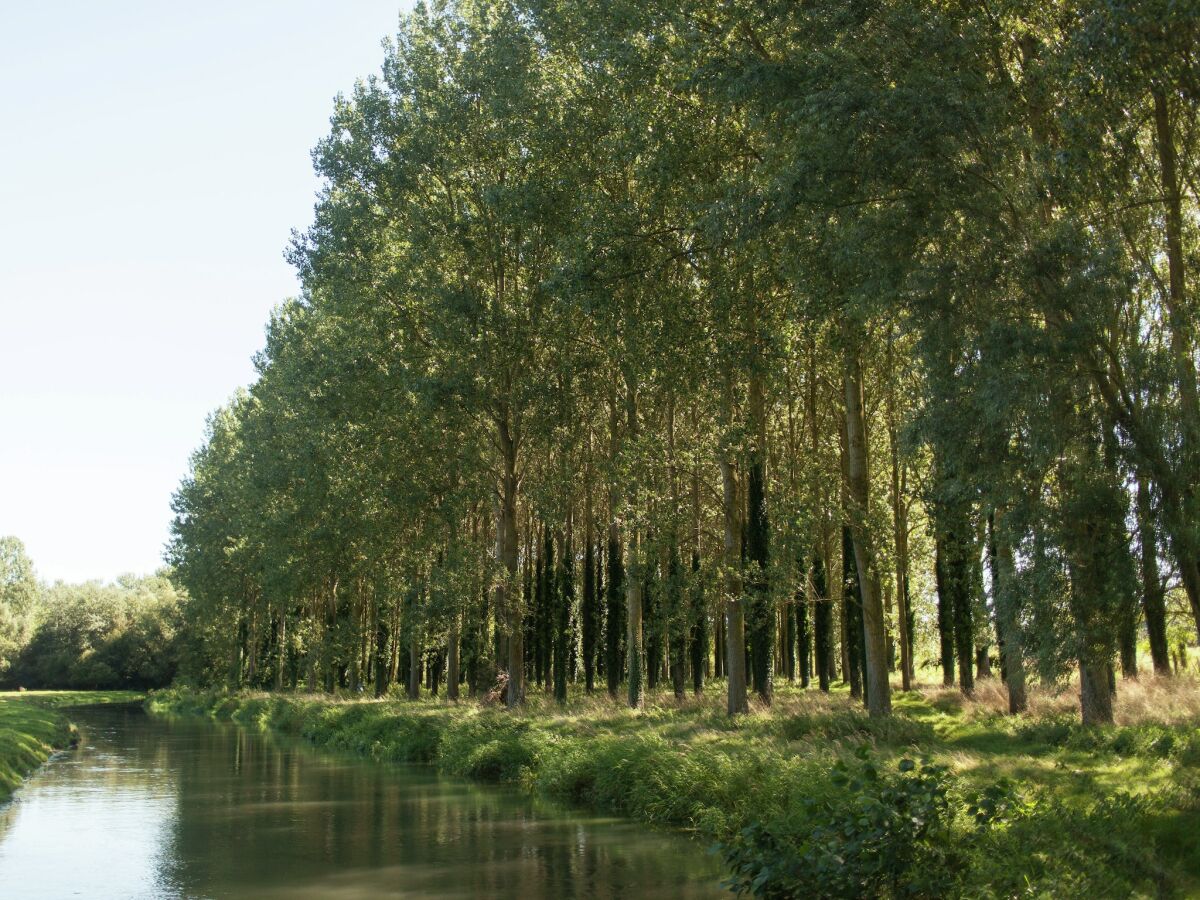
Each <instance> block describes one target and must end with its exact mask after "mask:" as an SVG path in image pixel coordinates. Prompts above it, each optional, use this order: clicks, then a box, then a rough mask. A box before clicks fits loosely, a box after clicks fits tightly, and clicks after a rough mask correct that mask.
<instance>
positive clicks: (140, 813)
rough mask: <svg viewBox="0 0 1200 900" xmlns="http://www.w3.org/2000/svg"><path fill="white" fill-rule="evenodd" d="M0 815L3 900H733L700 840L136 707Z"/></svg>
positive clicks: (80, 718) (88, 723)
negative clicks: (220, 899)
mask: <svg viewBox="0 0 1200 900" xmlns="http://www.w3.org/2000/svg"><path fill="white" fill-rule="evenodd" d="M71 715H72V718H73V719H74V721H75V722H76V724H78V725H79V727H80V730H81V732H82V735H83V740H82V742H81V745H80V747H79V749H77V750H75V751H72V752H69V753H64V754H61V755H59V756H57V757H55V758H54V759H52V760H51V761H50V762H49V763H48V764H47V765H46V766H45V767H43V768H42V769H41V770H40V771H39V772H38V773H36V774H35V775H34V776H33V777H32V778H31V779H30V780H29V781H28V782H27V783H26V784H25V785H24V786H23V787H22V788H21V789H20V791H18V793H17V794H16V796H15V797H14V799H13V802H12V803H11V804H10V805H9V806H7V807H5V808H0V897H3V898H10V897H11V898H21V900H33V898H39V897H47V898H55V900H58V898H66V897H88V898H121V900H134V898H150V897H154V898H157V897H188V898H193V897H214V898H216V897H254V898H272V897H280V898H282V897H288V898H308V897H311V898H318V897H319V898H331V900H340V898H358V897H414V898H416V897H419V898H428V897H488V898H492V897H496V898H502V897H514V898H521V900H537V898H569V897H588V898H605V897H678V898H700V897H705V898H707V897H728V896H729V895H728V894H723V893H722V892H721V891H720V890H718V888H717V882H718V881H719V879H720V871H719V868H718V866H717V863H716V861H715V860H714V859H712V858H711V857H709V856H708V855H707V854H706V853H705V852H704V849H703V847H702V846H701V845H700V844H698V843H697V842H695V841H692V840H689V839H688V838H686V837H684V836H682V835H680V834H673V833H664V832H660V831H653V830H651V829H649V828H646V827H645V826H639V825H637V824H635V823H630V822H625V821H621V820H614V819H604V818H598V817H594V816H587V815H580V814H578V813H575V812H568V811H564V810H561V809H558V808H554V807H549V806H545V805H541V804H538V803H536V802H535V801H533V800H531V799H530V798H528V797H526V796H524V795H522V794H520V793H519V792H516V791H513V790H507V789H501V788H492V787H480V786H476V785H472V784H470V783H466V782H462V781H458V780H454V779H446V778H441V777H439V776H437V775H436V774H434V773H433V772H431V771H430V770H428V769H425V768H422V767H406V766H383V765H376V764H373V763H368V762H362V761H358V760H353V759H346V758H341V757H331V756H326V755H321V754H318V753H316V752H314V751H312V750H309V749H308V748H306V747H303V746H299V745H297V744H296V743H294V742H290V741H285V740H281V739H275V738H272V737H270V736H267V735H262V734H258V733H253V732H250V731H247V730H244V729H241V728H237V727H235V726H231V725H214V724H212V723H209V722H203V721H195V720H164V719H157V718H151V717H148V716H146V715H145V713H143V712H142V711H141V710H140V709H138V708H135V707H89V708H83V709H77V710H72V711H71Z"/></svg>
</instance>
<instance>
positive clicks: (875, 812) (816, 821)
mask: <svg viewBox="0 0 1200 900" xmlns="http://www.w3.org/2000/svg"><path fill="white" fill-rule="evenodd" d="M857 755H858V757H859V761H858V762H857V763H856V764H853V765H852V764H847V763H845V762H842V761H839V762H837V763H835V765H834V769H833V773H832V776H831V778H830V783H831V784H832V785H833V786H834V787H836V788H838V789H839V790H840V793H839V794H837V795H836V796H834V797H831V798H821V799H815V798H813V799H808V800H805V801H802V802H801V805H800V809H799V810H798V811H797V812H796V813H795V814H794V815H793V816H791V817H789V819H788V821H787V823H784V824H782V826H781V827H778V828H774V829H772V828H769V827H765V826H764V825H762V824H757V823H756V824H752V825H750V826H748V827H746V828H744V829H742V831H741V832H740V833H739V834H738V836H737V837H736V838H735V839H734V840H733V841H732V842H730V843H728V844H725V845H720V849H721V851H722V852H723V853H724V856H725V861H726V863H727V864H728V865H729V867H730V869H731V870H732V873H733V874H732V877H731V878H730V879H729V881H728V882H727V886H728V887H729V888H731V889H732V890H733V891H735V892H736V893H737V894H738V895H739V896H741V895H745V894H750V895H753V896H755V897H764V898H787V897H798V896H809V895H811V896H819V897H864V896H887V897H944V896H946V895H947V894H949V893H951V892H952V889H953V887H954V886H955V884H956V883H957V882H958V880H959V878H960V876H961V873H962V871H963V869H964V867H965V857H964V856H963V853H962V851H961V849H960V846H959V845H958V844H957V843H956V841H955V840H954V839H953V835H952V829H951V825H952V820H953V815H952V810H951V804H950V799H949V790H950V784H951V780H950V776H949V773H948V771H947V770H946V768H945V767H943V766H939V765H935V764H933V763H930V762H928V761H922V762H921V763H919V764H918V763H915V762H913V761H912V760H910V759H904V760H901V761H900V764H899V768H898V771H897V772H896V773H894V774H891V773H888V774H885V773H882V772H881V771H880V770H879V769H878V768H877V767H876V765H875V764H874V763H873V762H871V760H870V758H869V755H868V753H867V751H866V750H865V749H863V750H860V752H859V753H858V754H857Z"/></svg>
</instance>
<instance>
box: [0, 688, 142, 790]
mask: <svg viewBox="0 0 1200 900" xmlns="http://www.w3.org/2000/svg"><path fill="white" fill-rule="evenodd" d="M141 696H142V695H141V694H137V693H134V692H132V691H27V692H21V693H17V692H15V691H13V692H0V803H3V802H5V801H7V800H8V799H9V797H11V796H12V793H13V791H14V790H16V788H17V786H18V785H19V784H20V783H21V779H22V778H24V777H25V776H26V775H28V774H29V773H30V772H32V771H33V770H34V769H36V768H37V767H38V766H40V765H41V764H42V763H44V762H45V761H46V760H47V759H48V758H49V757H50V754H51V753H53V752H54V751H55V750H62V749H64V748H66V747H69V746H71V744H72V742H73V741H74V740H75V730H74V728H73V727H72V726H71V723H70V721H69V718H68V716H67V714H66V713H65V712H64V710H66V709H67V708H69V707H71V706H79V705H81V704H86V703H120V702H127V703H128V702H135V701H137V700H138V699H139V698H140V697H141Z"/></svg>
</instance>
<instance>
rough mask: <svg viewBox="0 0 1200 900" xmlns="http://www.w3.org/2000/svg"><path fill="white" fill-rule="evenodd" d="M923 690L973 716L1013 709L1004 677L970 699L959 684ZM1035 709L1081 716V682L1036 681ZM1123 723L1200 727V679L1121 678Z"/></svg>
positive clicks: (1118, 710) (949, 708)
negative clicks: (1048, 683) (1048, 682)
mask: <svg viewBox="0 0 1200 900" xmlns="http://www.w3.org/2000/svg"><path fill="white" fill-rule="evenodd" d="M917 689H918V691H919V692H920V693H921V694H922V695H923V696H924V697H925V698H926V699H927V700H928V701H929V703H930V704H931V705H932V706H934V707H936V708H938V709H940V710H942V711H944V712H948V713H957V712H961V713H962V715H963V716H964V718H966V719H968V720H975V719H979V718H981V717H984V716H993V715H1005V714H1007V713H1008V691H1007V689H1006V688H1005V687H1004V683H1003V682H1002V681H1001V680H1000V679H999V678H986V679H983V680H982V681H979V682H977V683H976V685H975V691H974V694H973V695H972V696H971V697H970V698H967V697H964V696H963V694H962V692H961V691H959V689H958V688H957V687H943V686H942V685H940V684H937V685H934V684H922V685H918V686H917ZM1028 699H1029V708H1028V710H1027V712H1026V716H1027V717H1029V718H1032V719H1042V718H1066V717H1070V716H1078V715H1079V683H1078V680H1077V679H1072V680H1071V681H1070V682H1068V683H1067V684H1064V685H1062V686H1059V687H1052V686H1049V687H1048V686H1045V685H1040V684H1036V683H1033V684H1030V685H1029V688H1028ZM1113 718H1114V721H1115V724H1117V725H1123V726H1125V725H1147V724H1158V725H1185V724H1188V723H1191V722H1195V723H1197V724H1198V725H1200V678H1197V677H1196V676H1194V675H1191V674H1185V675H1182V676H1178V677H1175V676H1172V677H1168V678H1160V677H1157V676H1155V675H1153V674H1149V673H1147V674H1143V675H1141V676H1140V677H1138V678H1119V679H1118V680H1117V696H1116V699H1115V700H1114V701H1113Z"/></svg>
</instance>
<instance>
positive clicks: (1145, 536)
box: [1137, 477, 1171, 676]
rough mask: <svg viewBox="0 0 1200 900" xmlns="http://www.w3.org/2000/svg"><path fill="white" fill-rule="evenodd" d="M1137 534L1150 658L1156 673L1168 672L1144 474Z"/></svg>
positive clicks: (1164, 616) (1151, 511)
mask: <svg viewBox="0 0 1200 900" xmlns="http://www.w3.org/2000/svg"><path fill="white" fill-rule="evenodd" d="M1137 518H1138V538H1139V544H1140V549H1141V559H1140V562H1141V569H1142V573H1141V574H1142V611H1143V612H1144V613H1145V616H1146V633H1147V635H1148V636H1149V638H1150V659H1151V661H1152V662H1153V664H1154V672H1155V674H1156V675H1162V676H1169V675H1170V674H1171V656H1170V651H1169V650H1168V648H1167V607H1166V600H1165V592H1164V590H1163V583H1162V579H1161V578H1160V577H1159V573H1158V537H1157V534H1156V530H1155V527H1154V509H1153V504H1152V501H1151V498H1150V488H1149V485H1148V483H1147V481H1146V479H1145V478H1141V477H1139V478H1138V484H1137Z"/></svg>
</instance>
